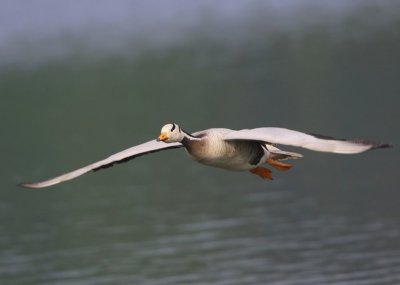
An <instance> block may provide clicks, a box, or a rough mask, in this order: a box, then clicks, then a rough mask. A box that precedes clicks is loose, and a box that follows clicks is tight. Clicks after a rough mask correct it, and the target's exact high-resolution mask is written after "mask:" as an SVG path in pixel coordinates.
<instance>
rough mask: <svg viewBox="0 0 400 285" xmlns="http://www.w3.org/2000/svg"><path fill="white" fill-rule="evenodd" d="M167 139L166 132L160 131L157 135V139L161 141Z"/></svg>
mask: <svg viewBox="0 0 400 285" xmlns="http://www.w3.org/2000/svg"><path fill="white" fill-rule="evenodd" d="M167 139H168V137H167V134H166V133H161V134H160V135H159V136H158V138H157V141H161V142H163V141H166V140H167Z"/></svg>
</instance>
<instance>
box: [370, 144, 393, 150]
mask: <svg viewBox="0 0 400 285" xmlns="http://www.w3.org/2000/svg"><path fill="white" fill-rule="evenodd" d="M392 147H393V144H390V143H373V144H372V147H371V150H373V149H380V148H392Z"/></svg>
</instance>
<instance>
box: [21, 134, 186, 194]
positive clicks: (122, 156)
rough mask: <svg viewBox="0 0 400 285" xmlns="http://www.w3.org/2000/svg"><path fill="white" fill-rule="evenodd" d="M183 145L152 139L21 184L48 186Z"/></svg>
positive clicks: (35, 186) (30, 186) (24, 185)
mask: <svg viewBox="0 0 400 285" xmlns="http://www.w3.org/2000/svg"><path fill="white" fill-rule="evenodd" d="M179 147H183V145H182V144H181V143H169V144H167V143H164V142H158V141H156V140H152V141H149V142H146V143H143V144H140V145H137V146H133V147H131V148H128V149H126V150H123V151H121V152H118V153H116V154H113V155H111V156H109V157H107V158H106V159H103V160H100V161H97V162H95V163H92V164H89V165H87V166H84V167H82V168H79V169H76V170H74V171H71V172H68V173H65V174H62V175H60V176H57V177H54V178H51V179H48V180H44V181H41V182H34V183H21V184H20V186H22V187H26V188H43V187H48V186H52V185H55V184H58V183H61V182H64V181H68V180H71V179H74V178H76V177H79V176H81V175H83V174H85V173H87V172H89V171H92V170H94V171H96V170H99V169H102V168H108V167H111V166H113V165H114V164H115V163H122V162H125V161H128V160H131V159H133V158H135V157H138V156H141V155H144V154H148V153H152V152H157V151H161V150H165V149H170V148H179Z"/></svg>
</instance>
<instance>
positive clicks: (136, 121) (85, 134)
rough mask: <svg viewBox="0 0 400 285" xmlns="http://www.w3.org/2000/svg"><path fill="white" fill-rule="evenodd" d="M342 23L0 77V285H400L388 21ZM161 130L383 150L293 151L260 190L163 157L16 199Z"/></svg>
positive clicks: (394, 48)
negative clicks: (244, 131) (350, 143)
mask: <svg viewBox="0 0 400 285" xmlns="http://www.w3.org/2000/svg"><path fill="white" fill-rule="evenodd" d="M365 17H367V16H365ZM356 19H357V21H354V22H352V21H349V23H347V24H344V26H342V27H341V28H342V29H339V30H338V31H336V32H335V33H333V32H332V31H328V30H327V28H326V27H323V26H322V27H313V28H309V29H307V30H301V31H296V34H295V35H294V34H291V33H289V32H279V33H278V32H277V33H275V34H273V35H272V36H271V35H269V40H268V41H267V40H264V39H263V37H262V36H261V35H260V36H259V37H258V36H257V37H250V40H251V42H249V44H248V45H247V44H242V46H240V47H237V46H236V47H235V48H230V47H229V45H224V44H219V43H215V42H213V40H212V38H211V39H210V38H207V37H206V36H204V35H202V36H200V38H199V39H197V40H195V39H196V37H195V36H193V37H192V39H191V40H188V41H187V42H185V43H181V44H177V45H176V46H173V47H168V48H166V49H164V50H162V51H160V50H151V49H150V50H148V51H146V52H142V53H141V55H140V56H138V57H134V58H129V59H127V58H125V57H124V56H116V55H114V56H110V57H102V58H100V59H97V60H84V58H82V56H72V57H70V58H68V59H67V60H59V61H51V60H50V61H47V62H43V63H41V64H39V65H35V66H33V67H29V68H24V67H20V66H7V67H6V68H3V69H2V71H1V73H0V96H1V105H0V111H1V114H2V115H1V116H2V119H1V120H0V127H1V130H2V136H1V140H0V147H1V150H2V163H1V164H0V168H1V169H0V170H1V171H0V181H1V184H0V185H1V191H0V284H29V285H30V284H62V285H81V284H84V285H87V284H149V285H150V284H151V285H153V284H163V285H164V284H224V285H225V284H279V285H289V284H357V285H361V284H362V285H364V284H368V285H369V284H399V283H400V207H399V200H400V187H399V186H400V183H399V180H398V176H399V170H398V165H399V150H398V145H399V142H400V135H399V127H398V123H399V121H400V120H399V119H400V116H399V106H400V96H399V94H400V81H399V74H400V73H399V66H400V56H399V55H400V54H399V51H400V33H399V31H400V26H399V24H398V23H400V22H399V21H394V23H393V26H391V27H390V28H388V27H387V26H383V27H378V28H374V29H368V25H365V26H363V25H361V24H360V22H361V23H364V22H363V21H364V20H365V21H367V20H366V18H364V17H362V16H360V15H357V17H356ZM396 23H397V24H396ZM363 29H364V30H363ZM351 31H353V32H351ZM354 31H356V33H355V32H354ZM361 31H362V32H363V33H361ZM256 32H257V33H259V32H260V30H257V31H256ZM360 35H362V36H360ZM77 54H79V52H77ZM170 121H174V122H177V123H180V124H181V125H182V126H183V127H184V128H185V129H187V130H188V131H197V130H201V129H205V128H209V127H229V128H236V129H240V128H251V127H259V126H282V127H288V128H293V129H297V130H302V131H310V132H316V133H324V134H327V135H332V136H336V137H348V138H366V139H372V140H382V141H387V142H391V143H393V144H394V145H395V147H394V148H393V149H386V150H379V151H375V152H369V153H366V154H363V155H354V156H340V155H330V154H321V153H314V152H310V151H306V150H304V151H303V150H299V149H296V151H299V152H302V153H303V154H304V155H305V157H304V158H303V159H301V160H298V161H295V162H294V163H293V164H294V167H293V169H292V170H290V171H289V172H278V171H275V172H274V174H275V180H274V181H263V180H261V179H259V178H258V177H256V176H253V175H251V174H249V173H235V172H226V171H223V170H219V169H212V168H207V167H204V166H201V165H197V164H195V163H194V162H192V161H190V160H188V159H187V157H186V156H185V154H184V152H183V151H182V150H171V151H169V152H163V153H157V154H153V155H148V156H144V157H140V158H137V159H136V160H133V161H131V162H129V163H127V164H121V165H117V166H115V167H113V168H110V169H107V170H102V171H99V172H96V173H91V174H88V175H86V176H83V177H81V178H79V179H77V180H74V181H71V182H68V183H65V184H63V185H59V186H56V187H53V188H52V189H48V190H26V189H21V188H18V187H16V186H15V185H16V184H17V183H19V182H21V181H25V180H36V179H42V178H47V177H50V176H52V175H56V174H59V173H62V172H64V171H67V170H71V169H74V168H75V167H79V166H82V165H84V164H87V163H90V162H93V161H96V160H98V159H101V158H103V157H105V156H107V155H109V154H111V153H113V152H116V151H119V150H122V149H124V148H127V147H130V146H132V145H135V144H137V143H141V142H144V141H147V140H150V139H153V138H155V137H156V136H157V135H158V133H159V129H160V127H161V126H162V125H163V124H164V123H166V122H170ZM290 149H291V148H290Z"/></svg>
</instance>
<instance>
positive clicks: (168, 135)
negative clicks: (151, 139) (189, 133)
mask: <svg viewBox="0 0 400 285" xmlns="http://www.w3.org/2000/svg"><path fill="white" fill-rule="evenodd" d="M184 137H185V134H184V133H183V131H182V129H181V127H180V126H179V125H178V124H166V125H165V126H163V127H162V128H161V134H160V135H159V136H158V138H157V141H163V142H166V143H173V142H181V141H182V140H183V138H184Z"/></svg>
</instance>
